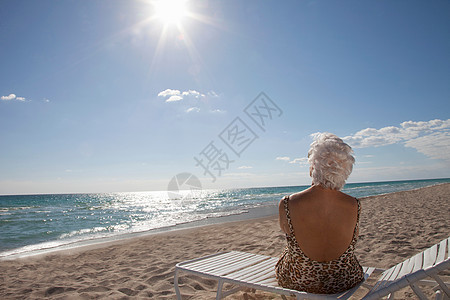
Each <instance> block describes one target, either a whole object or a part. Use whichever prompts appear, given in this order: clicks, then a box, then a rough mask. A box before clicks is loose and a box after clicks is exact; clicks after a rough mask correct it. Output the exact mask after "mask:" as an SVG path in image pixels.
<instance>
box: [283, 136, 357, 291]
mask: <svg viewBox="0 0 450 300" xmlns="http://www.w3.org/2000/svg"><path fill="white" fill-rule="evenodd" d="M352 152H353V151H352V149H351V147H350V146H349V145H347V144H346V143H344V142H343V141H342V140H341V139H340V138H339V137H337V136H336V135H334V134H331V133H323V134H319V135H318V136H317V137H316V138H315V141H314V142H313V143H312V144H311V148H310V150H309V152H308V161H309V163H310V176H311V177H312V186H311V187H310V188H308V189H306V190H304V191H302V192H299V193H296V194H293V195H290V196H287V197H284V198H283V199H282V200H281V201H280V205H279V214H280V227H281V229H282V231H284V232H285V233H286V241H287V246H286V248H285V249H284V251H283V253H282V256H281V257H280V260H279V261H278V263H277V265H276V274H277V279H278V283H279V284H280V285H281V286H283V287H286V288H290V289H296V290H300V291H305V292H309V293H317V294H334V293H339V292H342V291H345V290H348V289H350V288H352V287H354V286H355V285H357V284H358V283H360V282H361V281H362V280H363V278H364V273H363V270H362V267H361V265H360V264H359V262H358V260H357V259H356V257H355V254H354V249H355V244H356V240H357V237H358V227H359V213H360V203H359V200H358V199H356V198H353V197H351V196H349V195H347V194H344V193H342V192H340V190H341V189H342V188H343V186H344V184H345V181H346V180H347V178H348V176H349V175H350V173H351V172H352V169H353V164H354V162H355V159H354V158H353V156H352Z"/></svg>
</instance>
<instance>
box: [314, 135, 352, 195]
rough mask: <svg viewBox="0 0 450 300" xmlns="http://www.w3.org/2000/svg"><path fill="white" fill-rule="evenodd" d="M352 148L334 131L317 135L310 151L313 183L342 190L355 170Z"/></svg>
mask: <svg viewBox="0 0 450 300" xmlns="http://www.w3.org/2000/svg"><path fill="white" fill-rule="evenodd" d="M352 154H353V150H352V148H351V147H350V146H349V145H347V144H346V143H345V142H344V141H343V140H342V139H340V138H339V137H338V136H336V135H334V134H332V133H328V132H325V133H319V134H316V135H315V138H314V142H312V144H311V147H310V149H309V151H308V162H309V164H310V170H311V177H312V183H313V185H321V186H323V187H325V188H329V189H333V190H338V191H339V190H341V189H342V188H343V187H344V185H345V181H346V180H347V178H348V176H350V173H352V170H353V164H354V163H355V158H354V157H353V155H352Z"/></svg>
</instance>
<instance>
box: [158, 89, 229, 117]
mask: <svg viewBox="0 0 450 300" xmlns="http://www.w3.org/2000/svg"><path fill="white" fill-rule="evenodd" d="M158 97H162V98H165V102H178V101H182V100H183V103H185V105H186V106H185V107H184V108H182V109H184V110H185V111H186V112H187V113H189V112H199V111H200V108H199V107H192V106H193V105H197V106H200V107H201V108H202V111H205V112H209V113H225V112H226V111H225V110H222V109H210V108H209V107H204V106H205V103H203V101H200V100H202V99H204V98H217V97H219V95H218V94H217V93H216V92H214V91H210V92H208V95H205V94H202V93H201V92H199V91H196V90H187V91H180V90H173V89H166V90H164V91H162V92H159V93H158ZM185 100H187V101H185ZM202 105H203V106H202Z"/></svg>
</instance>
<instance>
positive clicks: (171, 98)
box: [166, 95, 183, 102]
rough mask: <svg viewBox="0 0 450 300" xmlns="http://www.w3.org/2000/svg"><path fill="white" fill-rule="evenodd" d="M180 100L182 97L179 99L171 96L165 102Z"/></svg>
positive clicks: (176, 96)
mask: <svg viewBox="0 0 450 300" xmlns="http://www.w3.org/2000/svg"><path fill="white" fill-rule="evenodd" d="M182 99H183V97H181V96H178V95H172V96H170V97H169V99H167V100H166V102H175V101H180V100H182Z"/></svg>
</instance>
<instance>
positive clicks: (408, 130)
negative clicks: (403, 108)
mask: <svg viewBox="0 0 450 300" xmlns="http://www.w3.org/2000/svg"><path fill="white" fill-rule="evenodd" d="M343 140H344V141H346V142H347V143H348V144H349V145H350V146H352V147H353V148H366V147H380V146H386V145H391V144H396V143H403V144H404V145H405V146H406V147H411V148H414V149H416V150H417V151H418V152H420V153H422V154H425V155H426V156H428V157H430V158H435V159H443V160H446V161H450V154H449V153H450V119H447V120H438V119H436V120H430V121H427V122H423V121H420V122H414V121H406V122H403V123H401V124H400V126H398V127H396V126H388V127H383V128H381V129H375V128H366V129H363V130H360V131H358V132H357V133H355V134H353V135H351V136H346V137H344V138H343Z"/></svg>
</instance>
